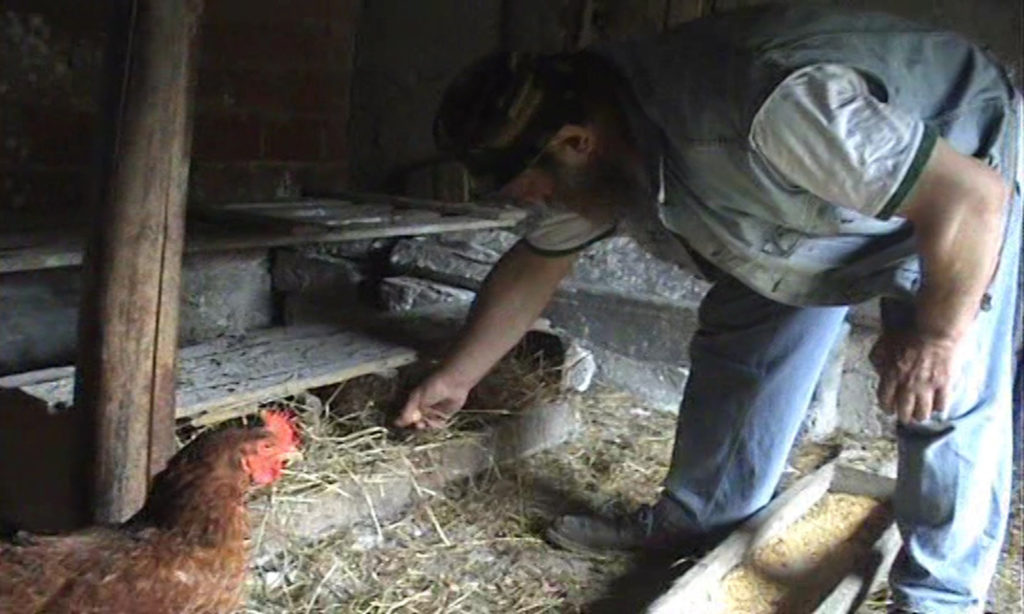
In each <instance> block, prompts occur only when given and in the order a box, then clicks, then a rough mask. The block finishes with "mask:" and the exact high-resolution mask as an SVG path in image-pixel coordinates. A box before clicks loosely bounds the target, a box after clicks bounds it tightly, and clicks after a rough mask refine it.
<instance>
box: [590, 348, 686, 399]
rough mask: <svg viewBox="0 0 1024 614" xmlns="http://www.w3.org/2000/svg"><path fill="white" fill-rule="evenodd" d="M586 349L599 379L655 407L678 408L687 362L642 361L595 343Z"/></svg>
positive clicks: (684, 385) (683, 387) (683, 386)
mask: <svg viewBox="0 0 1024 614" xmlns="http://www.w3.org/2000/svg"><path fill="white" fill-rule="evenodd" d="M590 349H591V350H592V351H593V352H594V360H595V361H596V363H597V379H598V381H599V382H602V383H604V384H607V385H609V386H612V387H614V388H618V389H620V390H624V391H626V392H629V393H631V394H632V395H634V396H635V397H636V398H637V399H638V400H640V401H642V402H643V403H644V404H646V405H649V406H650V407H653V408H655V409H658V410H661V411H667V412H672V413H675V412H678V411H679V404H680V402H682V400H683V390H685V388H686V380H687V378H688V377H689V375H690V369H689V367H688V366H685V365H674V364H664V363H655V362H644V361H640V360H634V359H631V358H627V357H625V356H622V355H621V354H617V353H615V352H611V351H608V350H605V349H602V348H598V347H591V348H590Z"/></svg>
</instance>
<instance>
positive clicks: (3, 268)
mask: <svg viewBox="0 0 1024 614" xmlns="http://www.w3.org/2000/svg"><path fill="white" fill-rule="evenodd" d="M520 219H521V216H500V217H487V218H480V217H472V216H470V215H450V216H444V217H440V218H437V219H432V220H415V219H408V218H402V217H398V218H396V219H394V220H392V221H390V222H387V223H381V224H364V225H361V226H359V227H358V228H346V229H342V230H329V231H325V232H320V233H316V234H295V233H293V232H291V231H290V230H288V229H285V230H268V229H259V228H249V229H239V228H216V227H207V228H203V229H201V230H199V231H197V232H194V233H191V234H190V235H189V236H188V237H187V239H186V241H185V253H197V252H215V251H227V250H235V249H247V248H260V247H268V248H269V247H286V246H289V245H302V244H305V243H340V242H343V241H358V240H362V239H382V238H388V237H410V236H416V235H427V234H440V233H444V232H457V231H464V230H488V229H496V228H510V227H512V226H515V225H516V224H518V223H519V221H520ZM5 242H6V243H8V245H3V244H4V243H5ZM82 249H83V248H82V239H81V238H80V237H76V236H73V235H68V234H64V235H55V234H53V233H49V234H46V235H42V234H39V235H38V239H37V240H36V241H32V242H25V241H21V242H18V243H16V244H12V243H11V242H9V241H4V237H0V274H2V273H16V272H19V271H37V270H44V269H56V268H60V267H69V266H78V265H80V264H82Z"/></svg>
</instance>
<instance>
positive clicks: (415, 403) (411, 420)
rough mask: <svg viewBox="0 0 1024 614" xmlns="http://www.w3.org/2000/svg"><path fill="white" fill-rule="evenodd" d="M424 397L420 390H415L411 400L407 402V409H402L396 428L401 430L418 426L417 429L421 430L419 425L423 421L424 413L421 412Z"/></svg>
mask: <svg viewBox="0 0 1024 614" xmlns="http://www.w3.org/2000/svg"><path fill="white" fill-rule="evenodd" d="M422 396H423V395H422V393H421V392H420V391H419V390H418V389H417V390H413V392H412V394H410V395H409V400H408V401H406V402H405V407H403V408H402V411H401V413H399V414H398V418H396V419H395V426H397V427H399V428H407V427H410V426H416V428H419V427H418V426H417V424H418V423H419V422H421V421H422V420H423V412H421V411H420V398H421V397H422Z"/></svg>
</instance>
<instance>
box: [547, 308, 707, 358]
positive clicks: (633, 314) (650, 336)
mask: <svg viewBox="0 0 1024 614" xmlns="http://www.w3.org/2000/svg"><path fill="white" fill-rule="evenodd" d="M544 317H546V318H548V319H549V320H551V325H552V326H553V327H554V328H555V329H556V330H558V331H559V332H562V333H564V334H565V335H567V336H570V337H574V338H577V339H580V340H582V341H583V342H585V344H586V345H587V346H588V347H589V346H595V347H600V348H603V349H606V350H610V351H612V352H615V353H617V354H620V355H622V356H625V357H627V358H631V359H633V360H638V361H650V362H660V363H667V364H673V365H684V364H687V363H688V359H689V358H688V347H689V343H690V337H691V336H692V335H693V333H694V331H696V330H697V312H696V309H695V308H694V307H690V306H683V305H678V304H672V303H663V302H654V301H642V300H636V299H632V298H628V297H624V296H621V295H615V294H597V293H590V292H562V291H560V292H559V293H558V294H556V295H555V297H554V299H553V300H552V301H551V303H549V305H548V308H547V309H546V310H545V311H544Z"/></svg>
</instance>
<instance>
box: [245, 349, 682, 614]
mask: <svg viewBox="0 0 1024 614" xmlns="http://www.w3.org/2000/svg"><path fill="white" fill-rule="evenodd" d="M420 375H421V374H418V373H414V374H404V373H403V374H400V375H399V377H397V378H394V379H383V378H363V380H362V381H355V380H353V382H350V383H348V384H346V385H344V386H343V387H342V388H341V390H331V391H321V393H320V394H319V395H318V396H317V400H318V401H319V402H320V405H321V406H320V407H318V406H317V401H311V399H309V398H307V399H298V400H295V401H293V402H292V405H293V407H294V408H295V409H296V410H297V411H298V412H299V414H300V416H301V421H302V427H303V438H304V456H305V460H304V461H302V463H301V464H299V465H298V466H296V467H293V468H292V469H291V470H290V471H289V474H288V475H286V476H285V479H283V480H282V481H281V482H280V483H279V484H278V485H277V487H276V488H275V489H274V491H273V493H272V494H271V495H269V496H270V498H271V499H270V500H271V503H272V501H273V498H278V499H280V498H284V497H292V496H305V495H308V494H309V493H310V492H315V491H316V490H318V489H323V488H327V489H329V488H330V487H331V486H332V484H334V483H335V482H336V481H337V480H339V479H341V478H342V477H344V476H352V475H358V476H359V479H360V481H362V482H363V483H372V482H373V480H375V479H386V477H387V476H389V475H394V474H400V473H403V472H404V473H405V474H406V475H408V474H409V473H410V472H413V473H415V472H417V471H422V470H424V468H423V467H418V466H416V461H415V460H412V459H415V458H416V457H417V454H416V453H417V451H418V450H423V449H426V448H429V447H431V446H438V445H444V444H445V443H450V442H451V441H452V440H457V439H459V440H461V439H466V438H470V439H471V438H473V437H478V436H480V433H481V429H483V428H485V427H486V426H487V425H488V424H490V423H492V422H493V421H494V420H495V419H500V416H501V415H502V414H504V413H507V412H512V411H515V410H516V409H518V408H521V407H525V406H529V405H533V404H536V403H538V402H543V401H545V400H547V399H550V398H551V397H552V396H553V395H555V394H558V385H557V382H558V377H557V375H558V374H557V373H556V372H553V371H552V370H551V369H550V368H549V367H548V366H547V365H544V364H543V360H542V359H541V358H540V357H538V356H536V355H531V356H523V355H522V354H520V355H519V356H517V357H513V358H512V359H509V360H507V361H504V362H503V363H502V365H501V366H500V367H499V368H498V369H497V370H496V372H495V373H494V374H493V375H492V376H491V377H489V378H488V379H487V380H486V381H485V382H483V383H482V384H481V386H480V387H479V388H478V389H477V391H476V392H475V394H474V397H473V398H471V400H470V403H469V404H468V407H471V408H472V409H470V410H469V411H464V412H460V414H459V415H458V418H457V419H456V420H455V421H454V422H453V424H452V428H450V429H448V430H446V431H441V432H430V433H417V434H416V435H415V436H413V437H411V438H409V439H406V440H400V439H398V438H396V437H395V436H394V435H393V434H392V433H391V432H390V431H389V429H388V428H387V427H386V426H385V424H386V419H387V418H386V417H387V416H388V415H389V413H390V412H391V411H393V410H394V409H395V408H396V407H397V406H399V405H400V404H401V401H402V400H404V396H405V394H406V391H407V390H408V387H409V385H410V383H413V382H414V381H416V380H417V379H418V377H419V376H420ZM571 402H573V403H574V405H575V406H576V409H577V411H578V412H579V413H580V414H581V417H582V419H583V423H584V426H583V429H582V432H581V435H580V436H579V438H578V439H577V440H576V441H573V442H571V443H569V444H564V445H562V446H560V447H558V448H557V449H554V450H550V451H547V452H542V453H540V454H537V455H535V456H533V457H531V458H528V459H523V460H520V461H518V462H516V463H513V464H510V465H507V466H502V467H492V468H491V469H490V470H489V471H487V472H485V473H484V474H483V475H479V476H476V477H474V478H472V479H468V480H461V481H459V482H458V483H455V484H450V485H448V486H447V487H445V488H444V489H443V490H441V491H439V492H427V493H420V494H421V495H424V496H423V497H421V498H420V502H419V503H418V504H416V506H415V507H414V508H413V509H412V510H410V511H408V512H407V513H406V514H405V515H404V516H403V517H401V518H398V519H395V520H393V521H388V520H387V519H374V518H370V519H367V521H366V522H364V523H360V524H358V525H357V526H355V527H353V528H351V529H350V530H346V531H343V532H341V533H339V534H338V535H335V536H332V537H329V538H327V539H322V540H317V541H313V542H304V543H292V544H290V545H289V547H288V548H287V549H286V550H285V551H284V552H281V553H278V554H276V555H274V556H271V557H266V556H261V549H260V544H259V543H258V533H259V531H258V527H256V528H255V529H254V534H256V537H254V541H256V543H254V555H253V569H252V573H251V574H250V578H249V581H248V601H247V604H246V607H245V608H244V609H243V610H241V611H242V612H246V613H257V612H258V613H260V614H271V613H284V612H289V613H291V612H339V613H355V612H359V613H367V614H369V613H392V612H431V613H432V612H508V613H523V614H526V613H534V612H566V611H570V612H571V611H579V608H581V607H582V605H583V604H584V603H586V602H587V601H588V600H590V599H592V598H593V597H595V596H596V595H597V594H599V593H600V591H601V590H602V588H603V587H604V585H605V584H606V582H607V581H608V580H610V579H611V578H612V577H614V576H615V575H616V574H617V573H620V572H622V571H624V570H625V569H626V567H627V565H628V560H627V559H626V558H624V557H612V558H610V559H609V560H606V561H603V562H600V563H597V562H595V561H594V560H593V559H591V560H586V559H582V558H580V557H578V556H575V555H572V554H570V553H567V552H564V551H560V550H555V549H553V548H551V547H550V546H548V545H547V544H546V543H545V542H544V541H543V540H542V539H541V538H540V533H541V531H542V528H543V527H544V526H546V524H547V523H548V522H549V521H550V520H551V518H552V517H553V516H554V515H555V514H557V513H561V512H564V511H565V509H566V506H567V505H574V504H575V505H584V506H588V507H603V508H608V507H609V506H611V507H616V508H621V509H626V508H630V507H633V506H635V505H636V504H637V503H639V502H642V501H647V500H650V499H651V498H652V497H653V496H655V495H656V493H657V488H658V483H659V481H660V480H661V479H662V478H663V476H664V471H665V466H666V463H667V460H668V458H669V453H670V449H671V438H672V433H673V425H674V417H673V416H671V415H666V414H662V413H657V412H651V411H649V410H646V409H644V408H642V407H640V406H639V405H638V404H636V403H635V402H634V401H633V400H632V399H630V398H629V397H628V396H626V395H622V394H618V393H614V392H610V391H604V392H601V393H598V394H595V395H590V396H588V397H587V398H583V397H577V398H574V399H572V400H571ZM410 461H412V462H410Z"/></svg>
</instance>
